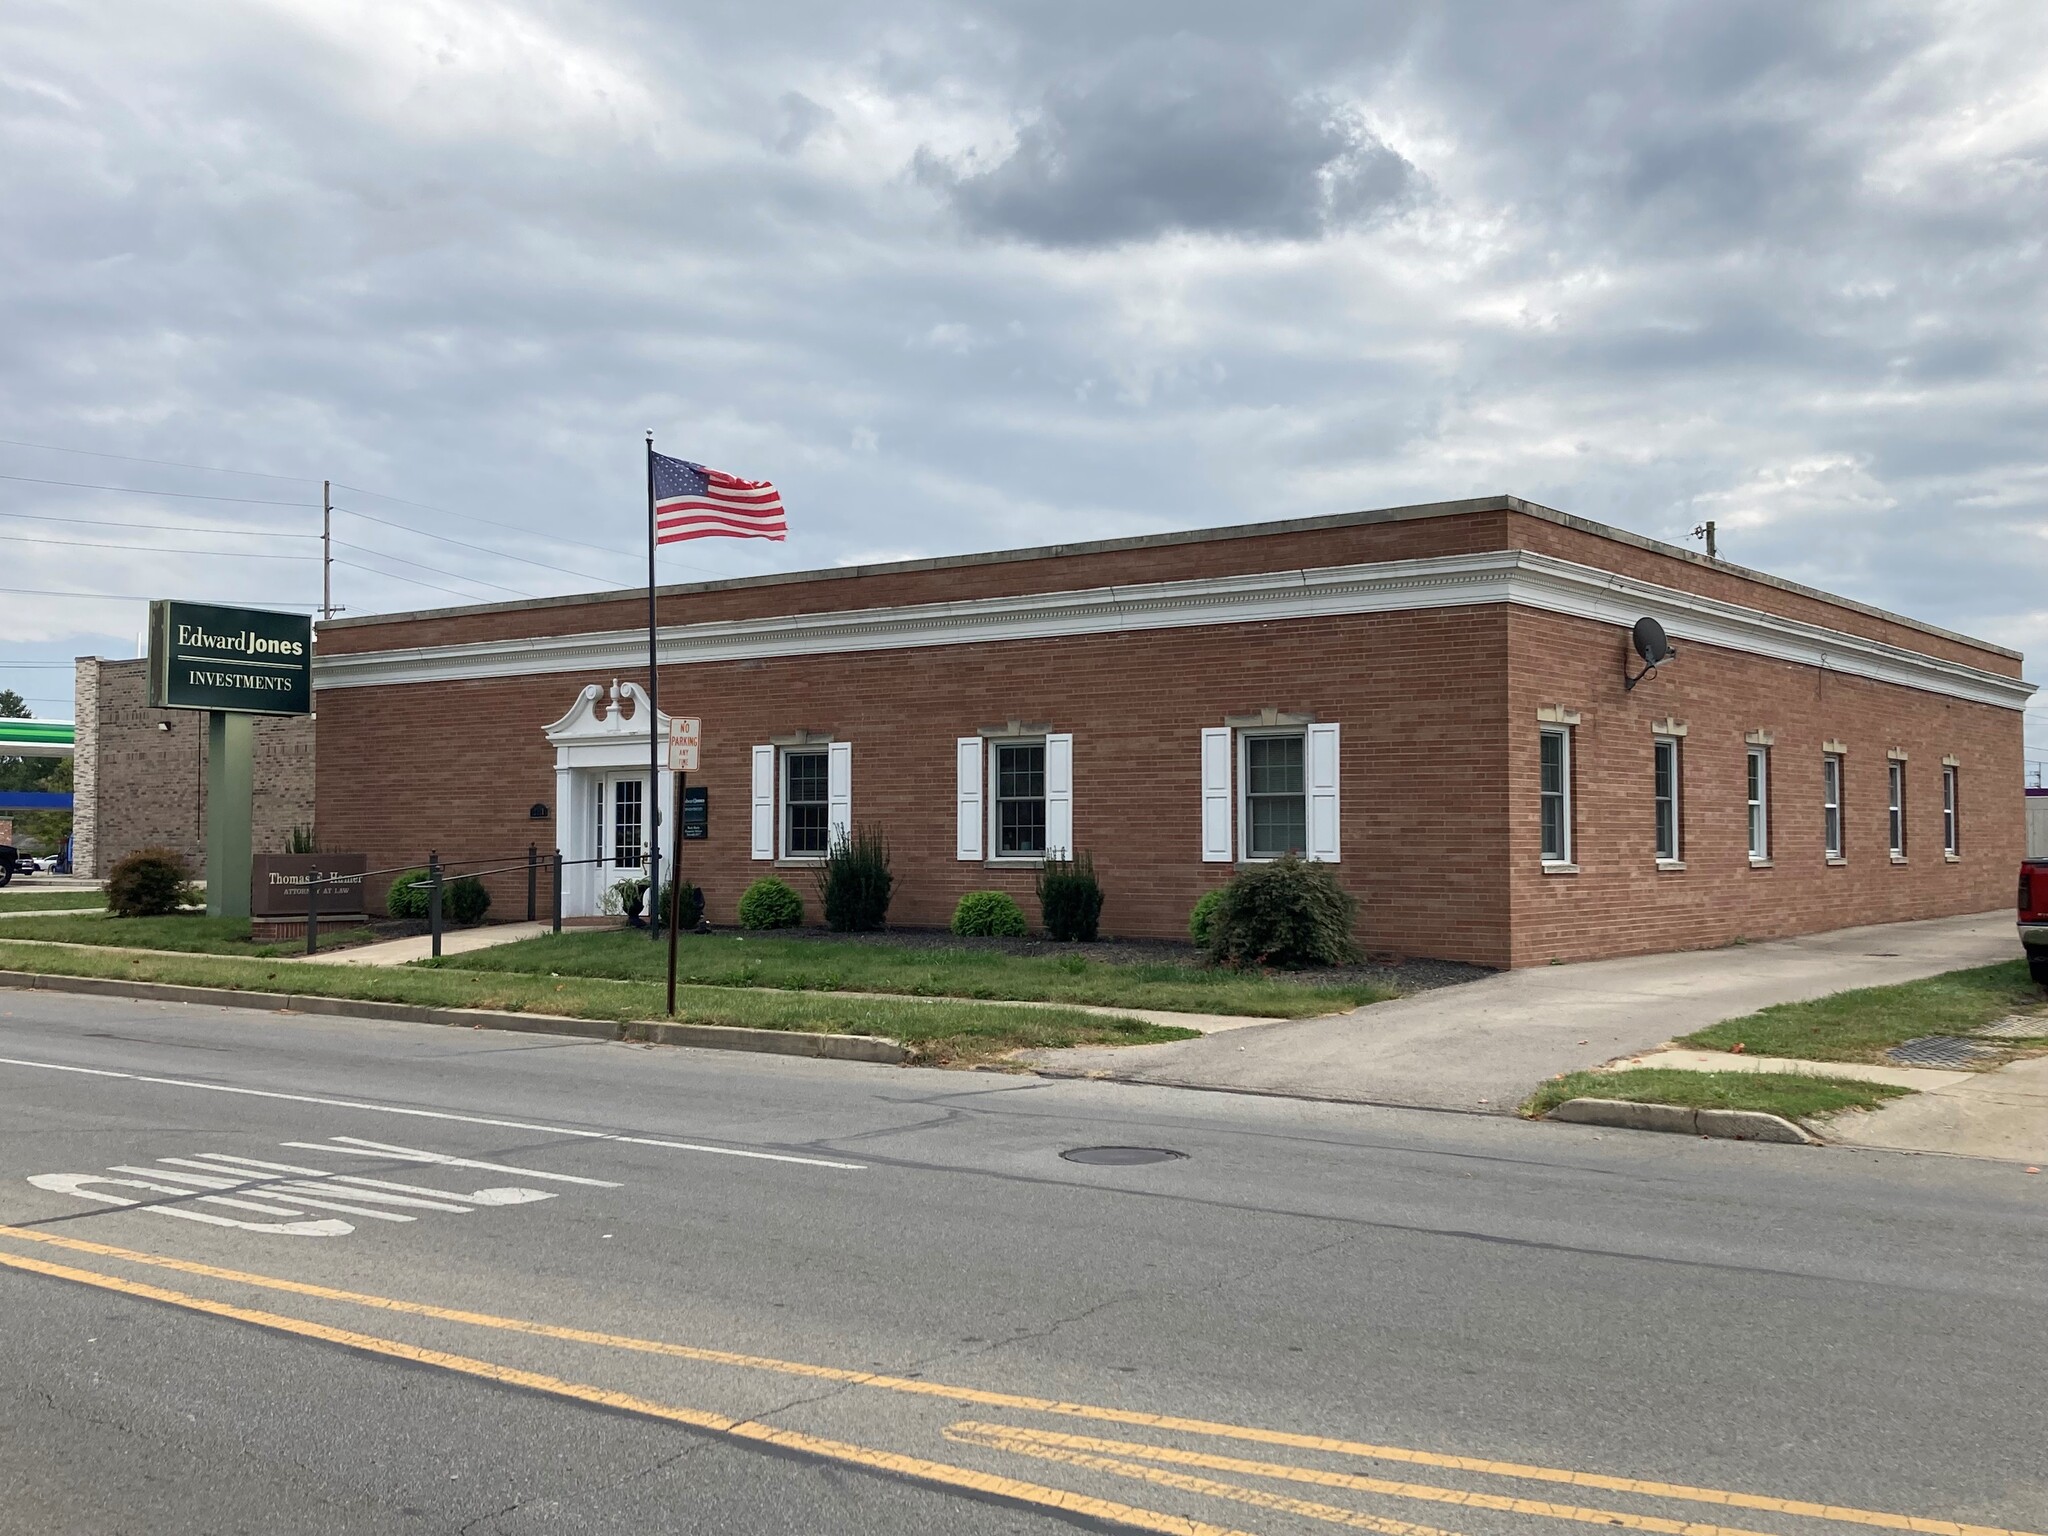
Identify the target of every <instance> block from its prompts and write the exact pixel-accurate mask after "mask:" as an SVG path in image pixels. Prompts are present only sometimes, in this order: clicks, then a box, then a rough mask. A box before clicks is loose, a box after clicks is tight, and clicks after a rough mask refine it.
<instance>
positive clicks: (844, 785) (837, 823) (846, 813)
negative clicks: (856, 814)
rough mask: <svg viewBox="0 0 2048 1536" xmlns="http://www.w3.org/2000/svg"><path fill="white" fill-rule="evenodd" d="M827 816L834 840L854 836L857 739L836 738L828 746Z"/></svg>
mask: <svg viewBox="0 0 2048 1536" xmlns="http://www.w3.org/2000/svg"><path fill="white" fill-rule="evenodd" d="M825 819H826V824H827V827H828V828H829V830H828V832H827V833H826V836H827V838H828V839H829V840H830V842H832V843H833V844H838V843H843V842H845V841H846V840H847V839H848V838H850V837H851V836H853V743H852V742H850V741H835V742H833V743H831V744H830V745H829V746H827V747H826V748H825Z"/></svg>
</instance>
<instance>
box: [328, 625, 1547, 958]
mask: <svg viewBox="0 0 2048 1536" xmlns="http://www.w3.org/2000/svg"><path fill="white" fill-rule="evenodd" d="M1504 622H1505V620H1504V615H1503V611H1502V610H1500V609H1498V608H1495V609H1466V610H1460V611H1458V612H1455V613H1453V612H1447V611H1432V612H1423V613H1407V614H1386V615H1378V616H1373V617H1367V618H1345V619H1316V620H1303V621H1295V622H1289V623H1279V624H1255V625H1239V626H1230V627H1221V628H1217V629H1211V630H1201V631H1191V630H1170V631H1147V632H1140V633H1132V634H1119V635H1101V636H1092V637H1085V638H1075V639H1067V640H1058V641H1028V642H1026V641H1020V642H1005V643H1000V644H989V645H967V646H947V647H943V648H933V649H926V650H906V651H886V652H867V653H860V654H855V655H849V656H840V657H830V658H812V657H806V658H786V659H776V660H768V661H745V662H734V663H716V664H705V665H696V666H687V667H673V668H668V669H665V670H664V672H663V674H662V698H663V701H664V704H665V706H666V707H668V708H669V709H671V710H672V711H673V712H675V713H678V714H681V713H689V714H695V715H699V716H701V717H702V718H703V721H704V735H705V741H706V747H705V750H704V755H703V764H704V766H703V770H702V772H700V773H698V774H697V775H695V776H693V778H692V780H691V782H692V783H694V784H702V785H704V786H706V787H707V788H708V789H709V791H710V798H711V826H710V836H709V837H708V838H706V839H705V840H704V841H702V842H696V843H689V844H686V845H685V851H684V867H685V870H686V873H687V874H688V876H689V878H691V879H692V880H695V881H696V882H697V883H698V884H700V885H702V886H704V887H705V891H706V896H707V900H708V901H709V904H710V910H711V915H712V918H713V920H714V921H718V922H731V921H732V920H733V918H734V909H735V907H736V905H737V903H738V900H739V896H740V893H741V892H742V891H743V890H745V888H746V886H747V885H748V884H749V883H751V882H752V881H753V880H755V879H758V878H760V877H761V876H762V875H765V874H779V875H781V876H782V877H783V878H785V879H787V880H789V882H790V883H791V884H792V885H794V886H795V887H796V888H797V889H798V890H799V891H800V892H801V893H802V894H803V895H804V897H805V900H806V903H807V904H808V906H809V908H810V911H811V913H812V915H813V916H814V917H815V915H816V913H817V899H816V895H815V892H814V891H813V889H812V886H811V879H810V870H809V869H808V868H780V869H778V868H777V867H775V866H774V865H773V864H771V863H768V862H762V861H756V860H754V859H752V858H751V857H749V832H748V808H749V751H750V749H751V748H752V747H753V746H754V745H755V744H756V743H762V742H766V741H768V740H769V739H770V737H772V736H781V735H788V734H790V733H793V732H795V731H798V730H813V731H819V732H828V733H830V734H831V735H833V736H834V737H836V738H837V739H839V740H843V741H850V742H852V744H853V815H854V819H855V821H857V822H871V823H876V824H879V825H880V826H881V827H882V828H883V829H884V830H885V831H886V832H887V834H888V836H889V839H890V843H891V846H892V850H893V868H894V870H895V873H896V877H897V888H896V890H897V894H896V898H895V902H894V905H893V906H892V908H891V911H890V918H891V921H892V922H895V923H898V924H901V925H905V926H920V927H923V926H933V927H937V926H943V925H944V924H945V923H946V922H947V921H948V920H949V919H950V917H951V916H952V911H953V905H954V903H955V902H956V901H957V900H958V899H959V897H960V896H961V894H962V893H964V892H966V891H970V890H1007V891H1009V892H1011V893H1012V894H1013V895H1015V896H1016V897H1017V898H1018V901H1019V903H1020V904H1021V905H1022V906H1023V907H1024V909H1025V911H1026V913H1027V914H1030V915H1032V916H1033V917H1034V918H1035V916H1036V913H1037V901H1036V896H1035V895H1034V893H1033V888H1032V875H1031V874H1030V873H1029V872H1028V871H1024V870H1018V869H1015V868H993V869H992V868H988V867H985V866H984V865H983V864H982V863H979V862H975V863H963V862H961V861H960V860H958V859H956V858H955V856H954V855H955V843H954V835H955V809H954V768H953V763H954V743H955V741H956V739H957V738H959V737H961V736H972V735H973V734H975V732H976V730H977V729H978V728H979V727H981V726H984V725H999V724H1001V723H1002V722H1004V721H1006V720H1010V719H1018V720H1026V721H1033V722H1047V723H1049V724H1050V725H1051V727H1052V728H1053V729H1054V730H1057V731H1069V732H1072V733H1073V736H1074V827H1075V841H1076V843H1077V844H1078V845H1079V847H1080V848H1082V849H1084V850H1086V851H1088V852H1089V853H1091V854H1092V855H1093V857H1094V859H1095V864H1096V870H1097V872H1098V874H1099V875H1100V876H1101V878H1102V881H1103V885H1104V888H1105V890H1106V891H1107V893H1108V901H1107V904H1106V905H1105V907H1104V910H1103V926H1104V929H1105V931H1106V932H1108V933H1111V934H1123V935H1164V936H1167V937H1178V936H1184V935H1185V933H1186V929H1187V915H1188V910H1189V908H1191V907H1192V906H1193V905H1194V903H1195V900H1196V898H1197V897H1198V896H1200V895H1201V893H1202V892H1203V891H1205V890H1208V889H1210V888H1211V887H1212V886H1215V885H1219V884H1221V883H1222V882H1223V881H1225V880H1226V879H1228V878H1229V876H1230V874H1231V872H1232V871H1231V869H1230V867H1229V866H1228V865H1221V864H1204V863H1203V862H1202V858H1201V770H1200V740H1201V738H1200V732H1201V729H1202V727H1204V726H1215V725H1221V724H1223V722H1224V717H1225V716H1226V715H1232V714H1247V713H1255V712H1257V711H1259V710H1261V709H1264V708H1266V707H1269V706H1270V707H1273V708H1277V709H1282V710H1288V711H1301V712H1308V713H1313V714H1315V715H1316V716H1318V717H1319V718H1320V719H1323V720H1335V721H1338V722H1340V723H1341V724H1342V725H1343V736H1342V769H1341V772H1342V829H1343V845H1342V846H1343V855H1344V856H1343V860H1342V861H1341V863H1340V865H1339V867H1338V874H1339V877H1340V878H1341V879H1342V880H1343V881H1344V883H1345V884H1346V885H1347V886H1348V887H1349V888H1350V889H1351V890H1352V891H1353V892H1354V893H1355V894H1356V895H1357V896H1358V897H1359V899H1360V901H1361V903H1362V906H1363V913H1362V919H1361V934H1362V937H1363V938H1364V939H1365V941H1366V942H1367V943H1368V944H1370V945H1372V946H1373V947H1374V948H1377V949H1385V950H1393V951H1398V952H1400V953H1405V954H1421V953H1428V954H1438V955H1445V956H1449V957H1452V958H1461V959H1473V960H1479V961H1482V962H1493V963H1504V962H1505V959H1506V939H1505V933H1506V920H1507V908H1506V900H1505V890H1504V888H1503V887H1502V886H1501V884H1500V882H1499V881H1498V879H1497V878H1494V877H1493V874H1492V872H1493V871H1494V870H1495V869H1496V868H1497V865H1498V857H1497V850H1498V848H1499V845H1500V842H1501V839H1502V837H1503V836H1504V834H1505V810H1506V807H1505V801H1504V799H1503V798H1502V797H1501V796H1500V795H1499V794H1498V791H1497V786H1498V782H1499V761H1498V746H1497V744H1498V742H1499V741H1500V739H1501V737H1502V735H1503V727H1504V711H1505V707H1506V686H1505V676H1504V673H1503V671H1502V668H1501V665H1500V653H1501V645H1502V640H1503V625H1504ZM591 681H603V682H609V681H610V679H609V678H608V677H607V678H603V679H593V678H587V677H580V676H551V677H544V678H534V679H517V680H507V681H490V682H469V683H458V684H452V685H450V684H432V685H418V686H410V687H402V688H376V689H370V688H348V689H334V690H330V691H323V692H322V693H321V694H320V696H319V697H320V714H321V742H322V749H323V750H330V749H331V750H333V751H334V752H335V753H336V754H337V757H336V759H334V760H330V761H329V762H328V763H327V764H326V765H324V766H323V768H322V771H321V773H320V776H319V786H320V801H319V815H320V827H321V835H322V837H323V838H324V839H326V840H328V842H329V843H330V845H331V846H334V847H337V848H348V849H351V850H355V849H361V850H362V851H364V852H366V853H368V854H369V856H370V862H371V866H372V867H373V868H377V867H386V866H391V865H396V864H400V863H413V862H422V861H424V857H425V855H426V853H427V852H428V851H429V850H430V849H432V850H434V851H437V852H439V853H440V854H441V855H442V857H443V858H444V859H458V860H471V859H484V858H496V857H499V856H502V855H505V854H507V853H512V854H515V855H516V854H519V853H522V852H523V850H524V849H525V847H526V844H527V842H528V840H529V839H530V838H533V837H534V836H536V835H538V836H539V837H540V839H541V843H542V847H543V850H544V851H546V850H551V849H552V847H553V839H554V826H553V823H552V821H550V822H548V823H544V824H543V823H535V822H531V821H529V820H528V819H527V810H528V807H529V806H530V805H531V804H532V803H534V802H536V801H538V802H543V803H548V804H552V803H553V801H554V797H555V796H554V791H555V782H554V757H553V752H552V749H550V748H549V746H548V745H547V742H546V740H545V739H544V737H543V736H542V734H541V733H542V728H543V727H544V726H546V725H548V724H549V723H551V722H552V721H554V720H555V719H557V718H558V717H559V716H560V715H561V714H562V713H563V712H564V711H565V710H567V708H568V707H569V705H570V703H571V702H572V701H573V700H574V698H575V696H576V692H577V690H578V689H580V688H581V687H582V686H583V685H584V684H585V683H587V682H591ZM479 721H488V722H490V724H489V726H488V728H487V731H488V740H489V751H488V756H487V758H486V757H484V756H482V755H480V754H479V753H478V752H477V750H476V746H475V743H476V739H477V737H476V732H477V730H478V725H477V722H479ZM343 755H345V757H346V761H345V762H343V761H341V760H339V759H340V757H341V756H343ZM493 901H494V904H495V906H496V908H497V910H498V911H500V912H507V911H511V912H523V911H524V902H525V877H524V875H523V874H521V873H515V874H511V875H507V876H504V877H501V878H500V879H499V880H498V881H497V882H496V883H495V887H494V890H493Z"/></svg>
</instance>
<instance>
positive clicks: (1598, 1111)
mask: <svg viewBox="0 0 2048 1536" xmlns="http://www.w3.org/2000/svg"><path fill="white" fill-rule="evenodd" d="M1545 1118H1547V1119H1551V1120H1563V1121H1567V1122H1569V1123H1570V1124H1573V1125H1607V1126H1613V1127H1614V1128H1615V1129H1617V1130H1624V1131H1671V1132H1676V1133H1677V1134H1678V1135H1681V1136H1718V1137H1722V1138H1725V1139H1726V1140H1729V1141H1776V1142H1787V1143H1793V1144H1796V1145H1799V1146H1818V1145H1819V1144H1820V1138H1819V1137H1818V1136H1814V1135H1811V1134H1809V1133H1808V1132H1807V1131H1805V1130H1803V1129H1802V1128H1801V1127H1799V1126H1797V1125H1794V1124H1793V1123H1792V1122H1791V1121H1790V1120H1787V1119H1785V1118H1784V1117H1782V1116H1780V1115H1767V1114H1765V1113H1764V1112H1763V1111H1762V1110H1756V1109H1692V1108H1689V1107H1688V1106H1686V1105H1683V1104H1638V1103H1636V1102H1634V1101H1633V1100H1630V1099H1567V1100H1566V1101H1565V1102H1564V1103H1562V1104H1560V1105H1558V1106H1557V1108H1555V1109H1553V1110H1552V1111H1551V1112H1550V1113H1549V1115H1548V1116H1546V1117H1545Z"/></svg>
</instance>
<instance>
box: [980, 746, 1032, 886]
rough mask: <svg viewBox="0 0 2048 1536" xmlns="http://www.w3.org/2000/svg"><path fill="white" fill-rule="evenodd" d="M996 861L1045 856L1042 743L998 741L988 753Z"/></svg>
mask: <svg viewBox="0 0 2048 1536" xmlns="http://www.w3.org/2000/svg"><path fill="white" fill-rule="evenodd" d="M989 756H990V758H991V760H992V768H991V777H992V779H993V780H994V785H993V788H994V794H993V795H992V796H991V797H990V798H991V802H992V804H993V807H994V816H993V822H994V826H993V829H992V830H993V832H994V848H995V856H996V857H997V858H999V859H1015V858H1043V857H1044V856H1045V849H1046V843H1045V743H1044V742H1043V741H999V742H996V743H994V750H993V751H992V752H991V753H990V754H989Z"/></svg>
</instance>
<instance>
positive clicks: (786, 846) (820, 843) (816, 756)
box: [782, 747, 832, 859]
mask: <svg viewBox="0 0 2048 1536" xmlns="http://www.w3.org/2000/svg"><path fill="white" fill-rule="evenodd" d="M831 785H832V766H831V758H830V755H829V754H828V753H827V752H826V751H825V749H824V748H822V747H820V748H816V749H812V748H808V747H807V748H804V749H802V750H798V749H797V748H794V747H785V748H783V751H782V856H783V857H784V858H785V859H821V858H823V857H824V856H825V853H826V850H827V849H828V848H830V847H831V845H832V810H831V805H832V794H831Z"/></svg>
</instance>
